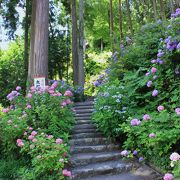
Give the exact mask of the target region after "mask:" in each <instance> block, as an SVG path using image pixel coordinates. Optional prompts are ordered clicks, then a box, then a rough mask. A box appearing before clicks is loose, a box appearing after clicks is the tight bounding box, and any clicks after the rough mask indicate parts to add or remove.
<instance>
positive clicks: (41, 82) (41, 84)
mask: <svg viewBox="0 0 180 180" xmlns="http://www.w3.org/2000/svg"><path fill="white" fill-rule="evenodd" d="M45 85H46V83H45V77H35V78H34V87H35V88H36V89H39V88H45Z"/></svg>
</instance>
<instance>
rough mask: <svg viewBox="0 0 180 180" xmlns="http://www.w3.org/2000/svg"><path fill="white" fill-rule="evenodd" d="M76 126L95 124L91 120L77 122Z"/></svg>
mask: <svg viewBox="0 0 180 180" xmlns="http://www.w3.org/2000/svg"><path fill="white" fill-rule="evenodd" d="M75 123H76V124H93V122H92V121H91V120H76V121H75Z"/></svg>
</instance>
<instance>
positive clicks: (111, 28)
mask: <svg viewBox="0 0 180 180" xmlns="http://www.w3.org/2000/svg"><path fill="white" fill-rule="evenodd" d="M109 5H110V7H109V9H110V11H109V15H110V18H109V20H110V38H111V44H112V50H113V51H114V20H113V19H114V18H113V4H112V0H109Z"/></svg>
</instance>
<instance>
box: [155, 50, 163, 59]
mask: <svg viewBox="0 0 180 180" xmlns="http://www.w3.org/2000/svg"><path fill="white" fill-rule="evenodd" d="M163 55H164V52H163V51H162V50H159V51H158V54H157V57H158V58H160V57H162V56H163Z"/></svg>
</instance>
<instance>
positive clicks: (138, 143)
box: [94, 11, 180, 178]
mask: <svg viewBox="0 0 180 180" xmlns="http://www.w3.org/2000/svg"><path fill="white" fill-rule="evenodd" d="M179 12H180V11H179ZM179 23H180V17H177V18H175V19H174V18H173V19H171V20H170V21H169V22H167V24H166V23H164V24H163V26H164V28H165V29H164V28H161V26H162V24H161V25H157V26H156V25H155V27H156V28H157V29H156V28H155V29H153V28H152V27H153V26H147V28H150V29H149V30H148V29H144V33H142V31H140V33H142V36H141V37H143V38H142V39H141V37H140V36H138V37H135V41H134V43H132V44H131V45H130V46H128V47H126V48H125V49H124V50H123V51H124V52H123V53H124V54H121V55H120V54H118V53H117V54H116V56H114V57H113V58H114V59H113V61H112V62H111V64H110V74H109V79H110V81H111V82H110V83H107V84H105V85H103V86H102V87H101V88H100V91H99V94H101V93H104V92H105V90H106V91H107V89H108V87H111V84H117V80H115V81H113V80H114V79H115V78H116V77H118V78H119V83H118V84H120V85H121V86H123V87H124V89H123V91H122V90H121V94H122V95H123V96H124V97H126V98H125V99H126V100H124V101H123V100H122V101H121V103H122V104H121V106H120V107H118V106H117V104H116V103H115V104H113V103H112V104H111V98H112V97H113V96H114V95H115V94H116V92H119V91H120V90H119V89H118V90H117V89H116V88H113V89H110V90H109V91H108V93H109V94H111V97H105V96H104V97H102V98H101V97H99V96H97V100H96V101H97V105H96V106H95V107H96V112H95V114H94V117H95V118H96V119H97V120H96V122H97V124H98V126H99V127H100V129H101V130H102V131H103V132H104V133H105V134H107V135H108V136H112V137H121V136H122V135H123V136H126V140H125V141H124V146H123V147H124V148H125V150H124V151H123V152H122V154H123V155H124V156H131V155H129V152H130V151H132V152H134V151H136V155H137V154H138V156H141V157H140V160H139V161H141V160H142V159H147V160H148V161H150V162H152V163H153V164H155V165H157V166H158V167H159V168H160V169H161V170H163V171H166V170H168V171H172V172H173V173H174V176H175V177H177V178H179V177H180V173H179V159H180V158H179V159H178V160H176V161H177V162H173V164H172V162H171V167H170V166H169V164H170V159H169V157H170V155H171V154H172V153H174V152H176V153H179V152H180V149H179V145H180V144H179V140H180V139H179V138H180V130H179V129H180V126H179V115H180V104H179V102H180V101H179V100H180V99H179V97H180V90H179V86H180V82H179V77H180V61H179V57H180V34H179V32H180V29H179V26H178V25H179ZM156 30H157V31H156ZM151 32H153V33H151ZM160 35H162V39H159V38H160ZM152 36H154V38H152ZM140 42H141V44H142V46H141V44H140ZM136 43H137V44H136ZM138 43H139V44H138ZM143 48H144V50H143ZM133 50H135V51H133ZM136 50H137V51H136ZM118 58H119V59H118ZM120 68H121V69H120ZM107 86H108V87H107ZM109 105H111V107H110V108H111V109H110V110H109V112H108V110H104V111H101V109H103V108H104V107H106V106H109ZM121 107H127V109H126V112H125V113H124V114H123V116H124V117H125V118H123V117H122V115H121V114H120V115H119V116H116V114H115V113H113V112H114V110H113V109H114V108H116V109H118V108H119V109H118V110H120V111H121ZM111 112H112V113H111ZM101 121H102V122H101ZM106 121H107V122H106ZM111 122H112V124H113V126H111ZM117 129H118V130H119V132H118V131H117ZM168 176H172V175H169V174H167V177H168Z"/></svg>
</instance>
